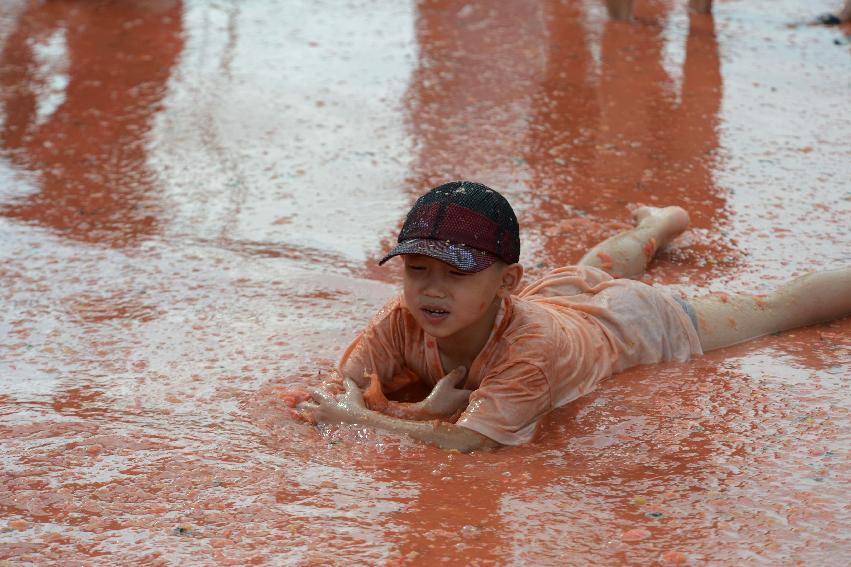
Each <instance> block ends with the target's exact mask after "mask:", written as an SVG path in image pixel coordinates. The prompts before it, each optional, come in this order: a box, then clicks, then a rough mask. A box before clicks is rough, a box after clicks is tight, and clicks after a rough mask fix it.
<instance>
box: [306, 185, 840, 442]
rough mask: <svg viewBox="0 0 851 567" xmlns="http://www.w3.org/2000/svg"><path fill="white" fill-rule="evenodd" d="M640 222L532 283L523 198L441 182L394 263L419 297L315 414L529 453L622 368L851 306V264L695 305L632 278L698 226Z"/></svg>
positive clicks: (658, 219) (372, 337)
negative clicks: (513, 201)
mask: <svg viewBox="0 0 851 567" xmlns="http://www.w3.org/2000/svg"><path fill="white" fill-rule="evenodd" d="M634 216H635V220H636V226H635V228H633V229H632V230H629V231H627V232H624V233H622V234H619V235H616V236H613V237H612V238H609V239H608V240H606V241H604V242H602V243H601V244H599V245H597V246H596V247H595V248H593V249H592V250H591V251H590V252H588V254H586V255H585V257H584V258H582V260H580V262H579V264H578V265H576V266H566V267H563V268H558V269H556V270H553V271H552V272H550V273H548V274H546V275H545V276H544V277H543V278H541V279H540V280H538V281H535V282H533V283H531V284H530V285H528V286H527V287H525V288H523V289H522V290H520V288H519V285H520V281H521V279H522V276H523V267H522V266H521V265H520V264H519V263H518V259H519V257H520V234H519V227H518V224H517V218H516V217H515V215H514V211H513V210H512V208H511V205H509V203H508V201H506V200H505V198H504V197H502V195H500V194H499V193H497V192H496V191H494V190H492V189H490V188H488V187H486V186H484V185H481V184H478V183H473V182H469V181H455V182H452V183H447V184H445V185H441V186H440V187H436V188H434V189H432V190H431V191H429V192H428V193H426V194H425V195H423V196H422V197H420V198H419V199H418V200H417V202H416V204H415V205H414V206H413V208H412V209H411V211H410V212H409V213H408V216H407V219H406V221H405V224H404V226H403V227H402V231H401V233H400V234H399V239H398V244H397V245H396V247H395V248H393V250H391V251H390V253H389V254H388V255H387V256H385V257H384V258H383V259H382V260H381V262H379V263H380V264H383V263H384V262H386V261H387V260H389V259H390V258H393V257H394V256H400V257H401V259H402V261H403V262H404V263H405V270H404V286H403V291H402V293H401V294H400V295H399V296H397V297H394V298H392V299H391V300H390V301H389V302H388V303H387V304H386V305H385V306H384V308H383V309H381V311H379V313H378V314H377V315H376V316H375V317H374V318H373V320H372V321H371V322H370V323H369V324H368V325H367V327H366V329H364V330H363V332H362V333H361V334H360V335H359V336H358V337H357V338H356V339H355V341H354V342H353V343H352V344H351V346H349V348H348V349H346V351H345V353H344V354H343V357H342V359H341V361H340V364H339V373H340V375H341V376H342V377H343V379H344V382H345V392H344V393H342V394H340V395H339V396H334V395H332V394H330V393H328V392H326V391H323V390H314V391H313V392H312V397H313V402H309V403H305V404H302V406H301V408H302V410H303V411H305V412H310V413H312V415H313V417H314V418H315V419H316V420H317V421H319V422H325V423H340V422H343V423H355V424H362V425H366V426H370V427H375V428H379V429H384V430H387V431H391V432H396V433H404V434H408V435H410V436H411V437H414V438H415V439H419V440H421V441H425V442H427V443H433V444H435V445H437V446H439V447H443V448H446V449H458V450H461V451H471V450H474V449H479V448H483V447H493V446H497V445H518V444H522V443H526V442H528V441H529V440H530V439H532V437H533V435H534V433H535V429H536V427H537V425H538V422H539V421H540V420H541V418H542V417H543V416H544V415H546V414H547V413H548V412H550V411H551V410H553V409H554V408H557V407H559V406H563V405H565V404H567V403H568V402H570V401H572V400H575V399H576V398H578V397H580V396H582V395H584V394H586V393H588V392H590V391H592V390H594V389H595V388H596V386H597V384H598V383H599V382H600V381H601V380H603V379H604V378H607V377H608V376H611V375H612V374H613V373H615V372H620V371H622V370H624V369H627V368H630V367H632V366H636V365H639V364H650V363H657V362H662V361H667V360H677V361H685V360H688V359H689V358H690V357H691V356H694V355H699V354H702V353H703V352H704V351H709V350H713V349H717V348H722V347H725V346H729V345H733V344H736V343H740V342H742V341H746V340H748V339H753V338H756V337H760V336H762V335H765V334H768V333H773V332H776V331H783V330H786V329H791V328H794V327H800V326H804V325H810V324H813V323H818V322H822V321H827V320H830V319H834V318H837V317H842V316H845V315H847V314H849V313H851V268H845V269H841V270H835V271H829V272H822V273H813V274H808V275H806V276H802V277H799V278H796V279H793V280H791V281H789V282H787V283H785V284H784V285H782V286H781V287H780V288H778V289H777V290H776V291H774V292H773V293H771V294H769V295H767V296H762V297H760V298H756V297H751V296H748V295H736V294H731V295H729V296H725V298H724V301H721V300H719V298H718V297H701V298H695V299H691V300H689V301H684V300H681V299H679V298H676V297H674V296H672V295H671V294H670V293H668V292H666V291H665V290H663V289H660V288H658V287H654V286H650V285H647V284H644V283H641V282H639V281H635V280H633V279H628V278H634V277H637V276H640V275H641V274H642V272H643V271H644V269H645V268H646V266H647V263H648V262H649V261H650V260H651V259H652V258H653V256H654V254H655V253H656V251H657V250H658V249H659V248H660V247H662V246H664V245H665V244H666V243H668V242H669V241H670V240H671V239H672V238H674V237H675V236H677V235H678V234H680V233H681V232H682V231H683V230H685V228H686V226H687V225H688V221H689V219H688V214H687V213H686V212H685V211H684V210H683V209H681V208H679V207H667V208H662V209H659V208H651V207H643V208H640V209H638V210H636V211H635V213H634ZM416 380H420V381H423V382H425V383H426V384H427V385H429V386H430V387H431V393H430V394H429V395H428V396H427V397H426V398H425V399H424V400H422V401H421V402H417V403H403V402H392V401H389V400H387V399H386V397H385V396H384V394H389V393H391V392H393V391H394V390H397V389H399V388H401V387H404V386H405V385H407V384H409V383H410V382H412V381H416ZM365 394H366V400H367V401H366V402H365V401H364V395H365Z"/></svg>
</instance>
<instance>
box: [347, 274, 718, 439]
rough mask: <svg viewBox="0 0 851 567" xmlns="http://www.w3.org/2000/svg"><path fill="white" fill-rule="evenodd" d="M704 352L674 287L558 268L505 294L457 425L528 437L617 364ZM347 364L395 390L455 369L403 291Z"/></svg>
mask: <svg viewBox="0 0 851 567" xmlns="http://www.w3.org/2000/svg"><path fill="white" fill-rule="evenodd" d="M701 352H702V351H701V349H700V341H699V339H698V336H697V332H696V330H695V329H694V326H693V324H692V322H691V320H690V319H689V317H688V315H687V314H686V313H685V311H684V310H683V308H682V306H681V305H680V304H678V303H677V302H676V301H675V300H674V299H673V298H672V297H671V296H670V295H669V294H668V293H667V292H664V291H662V290H659V289H657V288H654V287H652V286H649V285H646V284H644V283H641V282H637V281H633V280H623V279H613V278H612V277H611V276H610V275H608V274H607V273H606V272H604V271H602V270H598V269H596V268H591V267H584V266H569V267H565V268H559V269H557V270H554V271H552V272H550V273H549V274H547V275H546V276H544V277H543V278H542V279H540V280H538V281H536V282H534V283H532V284H531V285H529V286H528V287H526V288H525V289H524V290H523V291H521V292H520V293H519V294H518V295H516V296H512V297H511V298H508V299H506V300H504V301H503V304H502V306H501V308H500V311H499V313H498V315H497V318H496V320H495V323H494V329H493V331H492V332H491V336H490V338H489V339H488V342H487V343H486V344H485V346H484V348H483V349H482V351H481V352H480V353H479V355H478V356H477V357H476V359H475V360H474V361H473V364H472V366H471V367H470V368H469V369H468V372H467V380H466V382H465V384H464V387H465V388H467V389H472V390H474V392H473V393H472V395H471V396H470V403H469V405H468V406H467V408H466V410H465V411H464V413H463V414H461V416H460V418H459V419H458V421H457V422H456V424H457V425H459V426H462V427H466V428H468V429H472V430H474V431H477V432H479V433H481V434H482V435H485V436H487V437H489V438H491V439H493V440H495V441H497V442H499V443H502V444H504V445H519V444H522V443H526V442H528V441H530V440H531V439H532V437H533V436H534V434H535V429H536V428H537V425H538V422H539V421H540V419H541V418H542V417H543V416H544V415H546V414H547V413H548V412H549V411H551V410H552V409H554V408H557V407H559V406H562V405H564V404H566V403H568V402H570V401H572V400H575V399H576V398H578V397H580V396H582V395H584V394H587V393H588V392H590V391H592V390H593V389H594V388H595V387H596V386H597V384H598V383H599V382H600V380H602V379H603V378H606V377H608V376H610V375H612V373H614V372H619V371H621V370H624V369H626V368H629V367H631V366H636V365H639V364H649V363H655V362H661V361H665V360H680V361H684V360H687V359H688V358H689V357H690V356H691V355H692V354H700V353H701ZM339 370H340V373H341V374H342V375H343V376H349V377H352V378H356V379H359V378H360V377H361V376H363V373H364V372H367V373H373V372H375V373H376V374H377V375H378V376H379V378H380V379H381V380H382V383H383V384H385V386H386V387H387V388H388V389H392V388H394V387H397V386H398V384H394V382H396V381H398V377H399V376H404V375H407V376H410V375H411V374H412V373H413V374H414V375H416V376H417V377H419V379H421V380H423V381H424V382H425V383H426V384H428V385H430V386H433V385H434V384H436V383H437V381H438V380H440V378H442V377H443V376H445V375H446V374H447V369H444V368H443V367H442V363H441V361H440V353H439V352H438V347H437V341H436V339H435V338H434V337H432V336H430V335H427V334H426V333H425V332H424V331H423V330H422V328H420V327H419V325H417V323H416V321H415V320H414V318H413V316H412V315H411V314H410V312H409V311H408V309H407V307H406V306H405V303H404V299H403V298H402V296H401V295H399V296H397V297H394V298H393V299H392V300H391V301H389V302H388V303H387V305H385V306H384V308H382V309H381V311H379V312H378V314H377V315H376V316H375V317H374V318H373V320H372V321H371V322H370V323H369V325H367V327H366V329H364V331H363V332H362V333H361V334H360V335H359V336H358V337H357V338H356V339H355V340H354V342H353V343H352V344H351V345H350V346H349V348H348V349H346V352H345V353H344V354H343V357H342V359H341V360H340V364H339ZM448 370H451V369H448Z"/></svg>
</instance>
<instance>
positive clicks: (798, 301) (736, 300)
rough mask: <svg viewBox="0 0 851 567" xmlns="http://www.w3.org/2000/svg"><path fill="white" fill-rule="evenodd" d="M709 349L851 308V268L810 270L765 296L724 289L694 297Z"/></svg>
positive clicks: (828, 317)
mask: <svg viewBox="0 0 851 567" xmlns="http://www.w3.org/2000/svg"><path fill="white" fill-rule="evenodd" d="M689 303H691V305H692V306H693V307H694V310H695V311H696V312H697V320H698V335H699V336H700V345H701V347H703V350H704V351H710V350H714V349H717V348H722V347H726V346H730V345H734V344H737V343H741V342H744V341H747V340H749V339H755V338H757V337H761V336H763V335H767V334H769V333H775V332H778V331H785V330H787V329H794V328H795V327H804V326H806V325H813V324H815V323H823V322H825V321H830V320H831V319H838V318H840V317H845V316H846V315H849V314H851V268H845V269H842V270H833V271H830V272H818V273H813V274H807V275H805V276H801V277H799V278H795V279H793V280H791V281H788V282H786V283H785V284H783V285H782V286H780V287H779V288H778V289H776V290H775V291H773V292H772V293H770V294H768V295H766V296H761V297H760V296H749V295H741V294H730V295H725V294H720V295H710V296H706V297H701V298H698V299H692V300H690V301H689Z"/></svg>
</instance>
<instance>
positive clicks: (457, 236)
mask: <svg viewBox="0 0 851 567" xmlns="http://www.w3.org/2000/svg"><path fill="white" fill-rule="evenodd" d="M400 254H422V255H424V256H429V257H431V258H435V259H436V260H440V261H441V262H446V263H447V264H449V265H451V266H453V267H454V268H456V269H458V270H459V271H462V272H469V273H474V272H480V271H482V270H484V269H485V268H488V267H489V266H491V265H492V264H493V263H494V262H496V261H497V260H502V261H503V262H505V263H507V264H513V263H515V262H517V261H518V260H519V259H520V226H519V225H518V224H517V217H516V216H515V214H514V210H513V209H512V208H511V205H510V204H509V203H508V201H507V200H506V199H505V197H503V196H502V195H500V194H499V193H497V192H496V191H494V190H493V189H491V188H490V187H487V186H485V185H482V184H481V183H475V182H472V181H453V182H451V183H445V184H443V185H441V186H439V187H435V188H434V189H432V190H430V191H429V192H428V193H426V194H425V195H423V196H422V197H420V198H419V199H417V202H416V203H414V206H413V207H412V208H411V210H410V211H409V212H408V216H407V218H406V219H405V224H404V225H403V226H402V231H401V232H400V233H399V239H398V244H397V245H396V246H395V247H394V248H393V250H391V251H390V253H389V254H387V255H386V256H385V257H384V258H382V259H381V261H380V262H378V264H379V265H381V264H383V263H384V262H386V261H387V260H389V259H390V258H392V257H393V256H399V255H400Z"/></svg>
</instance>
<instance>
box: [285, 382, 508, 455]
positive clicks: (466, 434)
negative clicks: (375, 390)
mask: <svg viewBox="0 0 851 567" xmlns="http://www.w3.org/2000/svg"><path fill="white" fill-rule="evenodd" d="M345 384H346V391H345V393H343V394H341V395H340V396H339V397H337V398H334V397H333V396H332V395H331V394H329V393H327V392H324V391H322V390H314V391H313V392H312V395H313V399H314V401H315V402H316V403H315V404H303V405H302V406H301V407H302V408H303V409H304V410H307V411H311V412H312V413H313V416H314V418H316V420H317V421H319V422H323V423H328V422H343V423H353V424H358V425H367V426H369V427H374V428H376V429H383V430H385V431H391V432H393V433H404V434H406V435H410V436H411V437H413V438H414V439H417V440H419V441H424V442H426V443H430V444H432V445H437V446H438V447H440V448H442V449H456V450H458V451H463V452H469V451H473V450H476V449H481V448H484V447H496V446H498V445H499V444H498V443H496V442H495V441H493V440H492V439H490V438H488V437H486V436H484V435H482V434H480V433H477V432H475V431H473V430H471V429H467V428H465V427H460V426H457V425H453V424H451V423H444V422H439V421H435V422H423V421H408V420H405V419H399V418H396V417H392V416H389V415H384V414H381V413H378V412H375V411H372V410H370V409H367V407H366V405H365V404H364V401H363V395H362V393H361V391H360V389H359V388H358V386H357V384H355V383H354V382H353V381H352V380H351V379H349V378H347V379H346V380H345Z"/></svg>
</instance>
